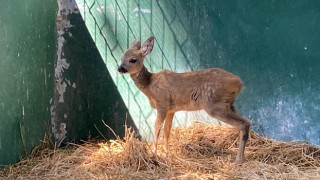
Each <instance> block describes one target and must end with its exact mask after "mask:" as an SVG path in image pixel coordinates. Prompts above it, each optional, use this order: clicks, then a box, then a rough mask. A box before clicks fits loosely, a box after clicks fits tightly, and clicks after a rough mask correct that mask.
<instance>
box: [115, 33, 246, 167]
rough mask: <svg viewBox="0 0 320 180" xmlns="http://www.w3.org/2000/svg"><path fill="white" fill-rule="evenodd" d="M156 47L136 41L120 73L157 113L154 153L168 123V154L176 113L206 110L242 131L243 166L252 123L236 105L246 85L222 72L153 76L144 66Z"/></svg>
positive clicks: (240, 157) (239, 155)
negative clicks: (238, 112)
mask: <svg viewBox="0 0 320 180" xmlns="http://www.w3.org/2000/svg"><path fill="white" fill-rule="evenodd" d="M153 44H154V37H150V38H149V39H147V40H146V41H145V42H144V43H143V44H142V46H141V43H140V41H139V40H135V41H134V42H133V43H132V44H131V46H130V48H129V49H128V50H127V51H126V52H125V53H124V55H123V56H122V59H121V65H120V66H119V68H118V71H119V72H120V73H121V74H123V73H129V74H130V76H131V78H132V80H133V81H134V83H135V84H136V86H137V87H138V88H139V89H140V90H141V91H142V92H143V93H144V94H145V95H146V96H147V97H148V98H149V101H150V104H151V106H152V107H153V108H154V109H156V110H157V119H156V122H155V134H154V147H153V148H154V149H153V150H154V152H155V153H156V150H157V143H158V138H159V133H160V129H161V127H162V125H163V123H164V144H165V150H166V151H168V140H169V136H170V130H171V126H172V119H173V116H174V113H175V112H177V111H181V110H186V111H195V110H205V111H206V112H207V113H208V114H209V115H210V116H212V117H214V118H217V119H219V120H221V121H223V122H225V123H227V124H230V125H232V126H235V127H236V128H238V129H239V130H240V144H239V150H238V153H237V157H236V163H241V162H243V157H244V149H245V144H246V142H247V140H248V137H249V128H250V122H249V121H248V120H246V119H244V118H242V117H240V116H238V115H237V114H236V112H235V110H234V107H233V102H234V101H235V98H236V97H237V95H238V94H239V92H240V90H241V87H242V82H241V80H240V78H238V77H237V76H235V75H233V74H231V73H229V72H227V71H225V70H223V69H219V68H211V69H205V70H199V71H192V72H185V73H176V72H173V71H170V70H163V71H160V72H158V73H150V72H149V71H148V70H147V69H146V67H145V66H144V65H143V61H144V58H145V57H146V55H148V54H149V53H150V52H151V51H152V49H153Z"/></svg>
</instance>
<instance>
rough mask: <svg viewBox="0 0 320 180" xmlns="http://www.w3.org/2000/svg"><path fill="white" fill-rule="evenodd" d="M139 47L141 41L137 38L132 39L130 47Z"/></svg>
mask: <svg viewBox="0 0 320 180" xmlns="http://www.w3.org/2000/svg"><path fill="white" fill-rule="evenodd" d="M140 47H141V42H140V41H139V39H136V40H135V41H133V42H132V43H131V45H130V49H136V50H139V49H140Z"/></svg>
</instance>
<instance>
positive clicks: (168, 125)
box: [163, 112, 174, 152]
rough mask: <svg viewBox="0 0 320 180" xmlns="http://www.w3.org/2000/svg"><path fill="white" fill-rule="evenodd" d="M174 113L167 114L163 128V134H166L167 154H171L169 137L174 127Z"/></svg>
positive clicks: (165, 145)
mask: <svg viewBox="0 0 320 180" xmlns="http://www.w3.org/2000/svg"><path fill="white" fill-rule="evenodd" d="M173 116H174V113H172V112H170V113H167V117H166V120H165V122H164V127H163V134H164V148H165V151H166V152H169V145H168V142H169V137H170V131H171V127H172V120H173Z"/></svg>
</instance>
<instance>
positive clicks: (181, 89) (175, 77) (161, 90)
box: [150, 68, 242, 110]
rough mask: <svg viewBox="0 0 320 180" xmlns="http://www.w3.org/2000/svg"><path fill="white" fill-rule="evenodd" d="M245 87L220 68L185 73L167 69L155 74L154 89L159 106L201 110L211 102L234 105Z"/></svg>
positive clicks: (154, 97)
mask: <svg viewBox="0 0 320 180" xmlns="http://www.w3.org/2000/svg"><path fill="white" fill-rule="evenodd" d="M241 86H242V82H241V80H240V78H238V77H237V76H235V75H233V74H231V73H229V72H227V71H225V70H223V69H219V68H211V69H205V70H199V71H192V72H185V73H175V72H173V71H170V70H163V71H161V72H159V73H156V74H154V75H153V77H152V84H151V86H150V90H151V93H152V97H153V99H154V101H155V102H156V103H157V105H158V106H159V105H160V106H163V107H168V108H171V109H175V110H198V109H201V108H202V107H201V106H202V105H203V103H204V102H208V101H210V102H214V103H219V102H224V103H232V102H233V101H234V100H235V98H236V96H237V95H238V94H239V92H240V90H241Z"/></svg>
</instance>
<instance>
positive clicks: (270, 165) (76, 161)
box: [0, 123, 320, 179]
mask: <svg viewBox="0 0 320 180" xmlns="http://www.w3.org/2000/svg"><path fill="white" fill-rule="evenodd" d="M134 137H135V136H134V132H132V131H131V129H130V128H127V129H126V136H125V138H124V139H123V140H120V139H118V140H111V141H107V142H106V141H105V142H87V143H85V144H82V145H75V144H70V145H69V147H68V148H64V149H56V150H54V149H53V148H52V146H51V145H50V143H48V142H49V141H48V140H46V139H45V140H44V142H43V143H42V145H40V146H39V147H37V148H36V149H35V150H34V151H33V152H32V154H31V156H30V157H28V158H26V159H24V160H22V161H21V162H19V163H18V164H16V165H13V166H8V167H5V168H4V170H3V171H0V179H320V149H319V148H317V147H314V146H312V145H309V144H297V143H296V144H294V143H285V142H277V141H273V140H270V139H266V138H263V137H260V136H258V135H257V134H255V133H254V132H251V134H250V139H249V141H248V144H247V148H246V153H245V155H246V162H245V163H243V164H242V165H235V164H234V159H235V156H236V152H237V147H238V131H236V130H234V129H233V128H230V127H224V126H214V125H210V124H204V123H194V124H193V125H192V126H191V127H188V128H185V127H177V128H174V129H173V130H172V133H171V139H170V152H169V153H165V152H164V150H163V146H162V141H160V146H159V147H158V148H159V153H158V155H155V154H153V153H152V152H151V150H150V149H151V144H149V143H147V142H143V141H139V140H138V139H135V138H134Z"/></svg>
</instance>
